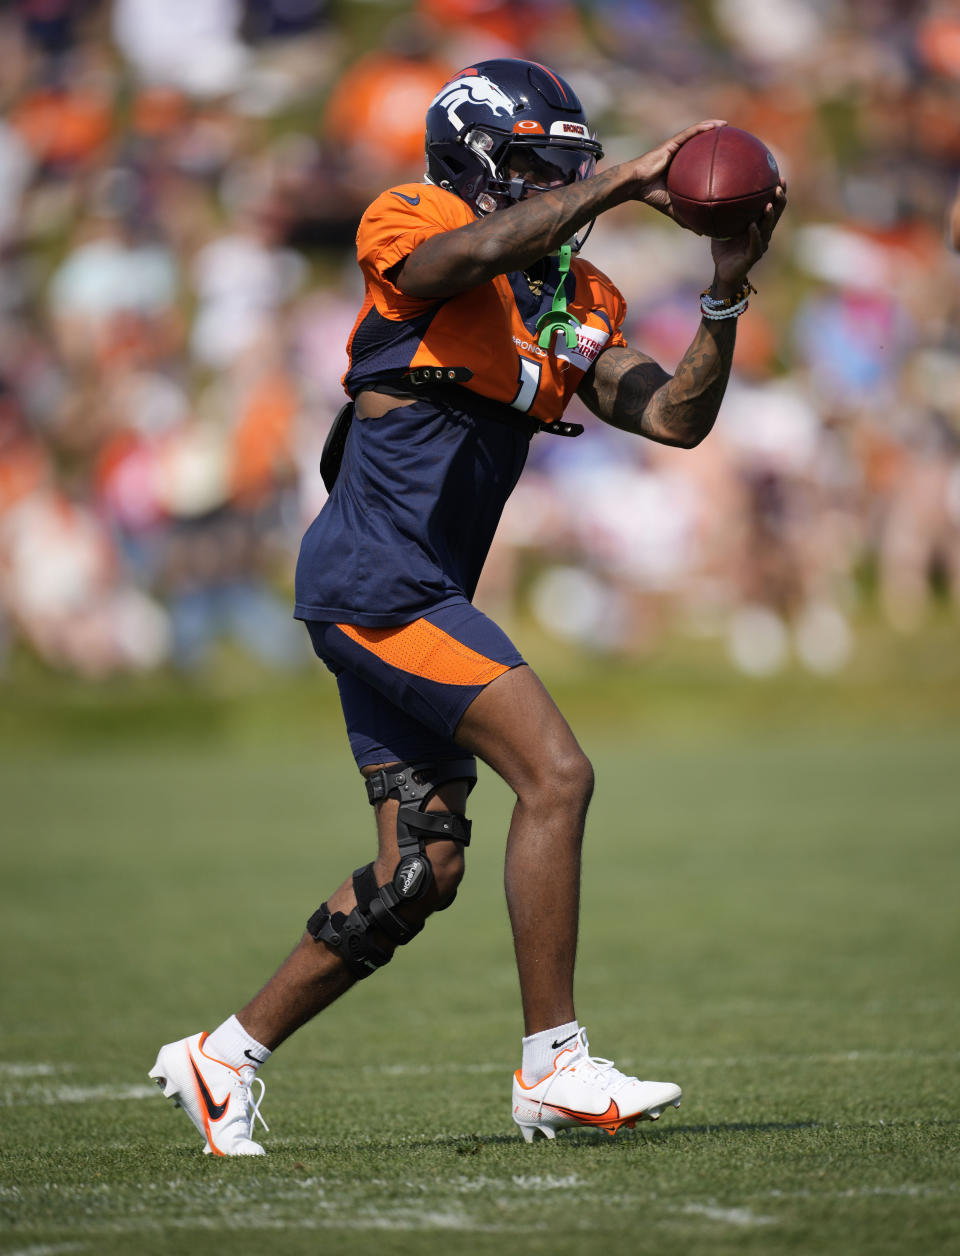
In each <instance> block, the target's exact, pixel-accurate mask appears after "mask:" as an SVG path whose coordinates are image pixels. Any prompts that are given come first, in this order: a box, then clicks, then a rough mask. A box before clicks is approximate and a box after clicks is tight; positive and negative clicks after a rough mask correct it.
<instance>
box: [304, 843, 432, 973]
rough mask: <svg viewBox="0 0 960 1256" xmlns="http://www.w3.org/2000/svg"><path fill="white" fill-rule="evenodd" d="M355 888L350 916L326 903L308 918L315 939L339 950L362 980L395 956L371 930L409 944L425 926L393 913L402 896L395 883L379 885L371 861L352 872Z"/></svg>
mask: <svg viewBox="0 0 960 1256" xmlns="http://www.w3.org/2000/svg"><path fill="white" fill-rule="evenodd" d="M353 892H354V894H355V895H356V897H357V905H356V907H354V909H353V911H352V912H351V913H350V914H349V916H348V915H346V914H345V913H344V912H342V911H338V912H331V911H330V908H329V906H328V905H327V904H326V903H323V904H322V905H321V906H320V907H319V908H318V910H317V911H315V912H314V913H313V915H312V916H311V917H310V919H309V920H308V921H307V932H308V933H309V934H310V936H311V937H312V938H313V940H314V941H315V942H325V943H326V944H327V946H329V947H330V949H331V950H333V951H336V952H337V954H338V955H339V956H340V957H341V958H342V959H343V961H344V963H345V964H346V965H347V967H348V968H349V969H350V971H351V972H352V973H353V975H354V976H355V977H356V978H357V980H358V981H362V980H363V978H364V977H369V976H370V974H371V973H373V972H376V970H377V969H378V968H383V967H384V966H385V965H386V964H389V963H390V961H391V959H393V951H392V950H389V951H387V950H384V948H383V947H381V946H378V945H377V943H376V942H374V941H373V939H372V938H371V936H370V934H371V932H372V930H374V929H377V930H379V931H380V932H381V933H383V934H384V935H385V936H386V937H387V938H388V939H389V940H390V941H391V942H392V943H393V944H394V946H406V944H407V943H408V942H410V941H412V939H413V938H415V937H416V936H417V934H418V933H419V932H420V930H421V929H422V928H423V922H422V921H421V922H419V923H417V924H408V922H407V921H405V920H402V919H401V918H400V917H399V916H397V915H396V914H395V913H394V911H393V909H394V908H395V907H396V906H397V905H398V903H400V902H401V899H400V897H399V896H398V894H397V893H396V892H395V891H394V887H393V885H391V884H389V883H388V884H387V885H384V886H378V885H377V878H376V876H375V875H374V871H373V864H372V863H369V864H367V865H366V866H365V867H363V868H358V869H357V870H356V872H355V873H354V874H353Z"/></svg>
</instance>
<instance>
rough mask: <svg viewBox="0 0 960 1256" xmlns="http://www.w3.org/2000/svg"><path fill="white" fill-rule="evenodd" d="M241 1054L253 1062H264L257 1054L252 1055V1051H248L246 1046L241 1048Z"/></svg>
mask: <svg viewBox="0 0 960 1256" xmlns="http://www.w3.org/2000/svg"><path fill="white" fill-rule="evenodd" d="M243 1054H244V1055H245V1056H246V1057H247V1059H248V1060H252V1061H253V1063H254V1064H263V1063H264V1061H263V1060H261V1059H260V1057H259V1056H257V1055H254V1054H253V1052H252V1051H248V1050H247V1049H246V1047H244V1049H243Z"/></svg>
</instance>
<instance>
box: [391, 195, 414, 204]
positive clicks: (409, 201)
mask: <svg viewBox="0 0 960 1256" xmlns="http://www.w3.org/2000/svg"><path fill="white" fill-rule="evenodd" d="M392 195H393V196H399V197H400V199H401V200H402V201H406V202H407V204H408V205H419V204H420V193H419V192H418V193H417V194H416V196H407V195H406V193H404V192H394V193H392Z"/></svg>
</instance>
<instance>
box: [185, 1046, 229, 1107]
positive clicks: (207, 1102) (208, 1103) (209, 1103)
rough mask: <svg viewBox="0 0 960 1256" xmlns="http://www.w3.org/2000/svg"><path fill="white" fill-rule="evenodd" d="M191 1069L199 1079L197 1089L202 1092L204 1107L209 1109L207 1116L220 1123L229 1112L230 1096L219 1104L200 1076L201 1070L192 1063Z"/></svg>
mask: <svg viewBox="0 0 960 1256" xmlns="http://www.w3.org/2000/svg"><path fill="white" fill-rule="evenodd" d="M190 1067H191V1068H192V1069H193V1075H194V1077H195V1078H196V1079H197V1089H198V1090H199V1091H200V1098H201V1099H202V1100H203V1106H204V1107H205V1108H206V1109H207V1115H208V1116H209V1118H210V1120H211V1121H219V1120H220V1118H221V1117H222V1116H223V1114H224V1112H226V1110H227V1104H228V1103H229V1102H230V1096H229V1095H227V1097H226V1099H224V1101H223V1103H217V1102H216V1100H215V1099H214V1097H213V1095H211V1093H210V1091H209V1090H207V1084H206V1082H205V1081H204V1080H203V1078H202V1077H201V1075H200V1070H199V1069H198V1068H197V1066H196V1064H194V1062H193V1060H191V1061H190Z"/></svg>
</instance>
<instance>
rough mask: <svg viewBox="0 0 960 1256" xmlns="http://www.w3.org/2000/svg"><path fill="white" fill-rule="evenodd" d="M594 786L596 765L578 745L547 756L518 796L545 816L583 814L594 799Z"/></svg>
mask: <svg viewBox="0 0 960 1256" xmlns="http://www.w3.org/2000/svg"><path fill="white" fill-rule="evenodd" d="M593 786H594V776H593V765H592V764H591V762H590V760H589V759H588V758H587V756H586V755H585V754H584V753H583V751H582V750H581V749H580V747H579V746H577V745H576V744H575V743H574V745H572V746H570V747H564V748H563V749H562V750H557V751H555V752H554V753H552V754H549V755H545V756H543V758H542V759H541V760H540V761H539V762H538V763H537V765H536V769H535V771H534V772H533V773H532V774H531V776H530V777H529V779H528V780H527V781H525V782H523V783H522V784H521V786H520V787H519V788H518V790H517V796H518V798H519V799H520V801H521V802H522V803H523V804H525V805H527V806H530V807H532V808H536V809H537V810H538V811H541V812H543V813H549V812H551V811H554V810H561V811H565V812H578V813H583V812H585V811H586V809H587V806H588V805H589V803H590V799H591V798H592V796H593Z"/></svg>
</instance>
